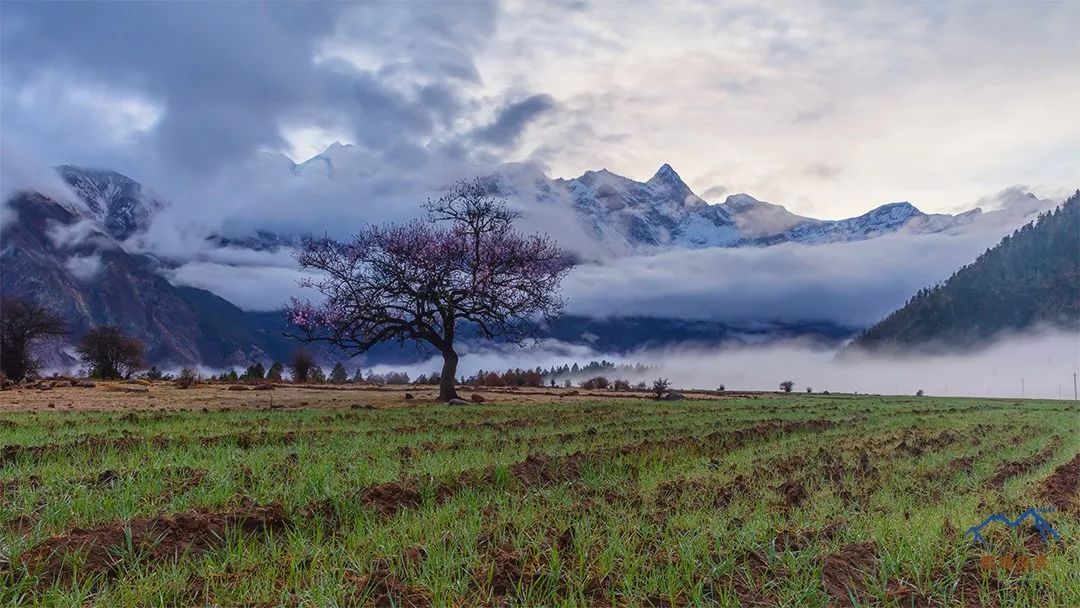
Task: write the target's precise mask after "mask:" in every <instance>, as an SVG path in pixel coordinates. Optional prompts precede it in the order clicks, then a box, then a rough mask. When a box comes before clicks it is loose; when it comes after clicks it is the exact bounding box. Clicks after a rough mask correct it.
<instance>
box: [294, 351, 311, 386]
mask: <svg viewBox="0 0 1080 608" xmlns="http://www.w3.org/2000/svg"><path fill="white" fill-rule="evenodd" d="M314 366H315V358H314V357H312V356H311V353H309V352H308V351H306V350H304V349H302V348H298V349H296V352H294V353H293V356H292V363H291V364H290V366H289V367H290V368H291V371H292V381H293V382H307V381H308V380H309V378H310V376H311V368H312V367H314Z"/></svg>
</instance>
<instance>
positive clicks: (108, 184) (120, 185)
mask: <svg viewBox="0 0 1080 608" xmlns="http://www.w3.org/2000/svg"><path fill="white" fill-rule="evenodd" d="M56 170H57V172H58V173H59V174H60V177H61V178H63V180H64V181H65V182H67V184H68V185H69V186H70V187H71V189H72V190H73V191H74V192H75V194H76V195H78V197H79V200H80V202H82V203H83V204H82V205H80V208H79V209H73V211H77V212H78V214H79V215H80V216H82V217H83V218H85V219H87V220H90V221H91V222H93V223H94V224H95V225H96V226H97V227H99V228H101V229H102V230H103V231H104V232H106V233H107V234H109V235H110V236H112V237H113V238H115V239H117V240H121V241H122V240H124V239H126V238H128V237H130V236H131V235H133V234H135V233H136V232H141V231H143V230H145V229H146V228H147V227H148V226H149V224H150V220H151V219H152V218H153V216H154V215H155V214H157V213H158V212H159V211H161V210H162V209H164V208H165V207H166V206H168V203H167V202H166V201H165V200H164V199H163V198H162V197H161V196H159V195H158V194H157V193H155V192H154V191H152V190H150V189H149V188H147V187H145V186H143V185H142V184H140V183H139V182H137V181H135V180H133V179H131V178H130V177H127V176H126V175H121V174H119V173H116V172H115V171H107V170H101V169H86V168H82V167H75V166H72V165H63V166H60V167H57V168H56Z"/></svg>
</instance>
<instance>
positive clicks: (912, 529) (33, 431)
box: [0, 386, 1080, 606]
mask: <svg viewBox="0 0 1080 608" xmlns="http://www.w3.org/2000/svg"><path fill="white" fill-rule="evenodd" d="M108 388H109V387H103V386H98V387H97V388H95V389H76V388H65V389H54V390H52V391H41V392H38V391H29V390H26V389H21V390H18V391H6V392H4V393H0V446H3V447H2V452H0V531H2V532H0V545H2V546H0V553H2V555H0V600H2V601H3V602H5V603H6V604H9V605H15V604H25V605H33V604H38V605H59V606H76V605H79V606H81V605H87V604H91V605H103V606H151V605H160V606H176V605H227V606H253V605H258V606H276V605H287V606H294V605H307V606H335V605H338V606H354V605H355V606H366V605H377V606H428V605H434V606H491V605H516V606H608V605H611V606H624V605H625V606H684V605H685V606H703V605H709V606H712V605H725V606H736V605H743V606H759V605H761V606H765V605H791V606H804V605H805V606H826V605H829V606H842V605H885V606H936V605H941V606H946V605H964V606H979V605H987V606H1077V605H1080V551H1077V549H1076V547H1077V539H1078V535H1080V505H1078V500H1080V499H1078V497H1077V478H1078V476H1080V434H1078V433H1077V430H1078V428H1077V427H1078V423H1080V417H1078V414H1080V410H1078V409H1077V406H1076V405H1075V404H1074V403H1071V402H1053V401H1012V400H1007V401H1003V400H987V399H946V398H929V397H926V398H914V397H876V396H851V395H768V394H765V395H742V396H732V397H727V398H711V399H708V400H704V399H703V400H691V401H683V402H656V401H649V400H645V399H641V398H632V397H631V398H627V397H623V398H619V397H617V396H612V397H608V396H598V395H583V394H579V395H568V394H566V393H560V392H557V391H553V392H551V393H550V394H535V395H517V394H512V393H502V394H498V393H485V394H486V396H487V397H488V401H487V402H485V403H482V404H476V405H470V406H457V407H450V406H440V405H432V404H430V403H427V402H425V401H424V398H425V397H429V396H428V395H426V394H418V395H417V398H416V399H413V400H409V401H406V400H405V399H404V396H403V391H400V390H399V391H393V392H386V391H383V392H378V391H356V390H351V391H329V390H325V391H304V390H302V389H297V388H278V389H276V390H273V391H238V392H231V391H226V390H224V387H206V388H200V389H196V390H190V391H178V390H175V389H172V388H171V387H159V386H154V387H151V388H150V389H149V392H147V393H133V394H130V395H129V394H127V393H121V392H116V391H117V390H119V388H117V387H113V388H114V390H108ZM427 392H430V391H427ZM421 393H424V391H421ZM81 404H87V406H86V407H80V405H81ZM1043 506H1054V507H1056V510H1055V511H1054V512H1052V513H1048V514H1046V515H1045V517H1046V518H1047V520H1048V521H1049V522H1050V523H1051V524H1052V525H1053V527H1054V528H1055V530H1056V531H1057V532H1058V533H1059V534H1060V536H1061V539H1062V540H1061V542H1056V541H1052V542H1050V543H1044V542H1042V541H1041V539H1040V538H1039V536H1038V534H1036V533H1035V532H1034V531H1033V530H1031V529H1030V527H1029V526H1023V527H1022V528H1020V529H1019V530H1016V531H1012V530H1010V529H1009V528H1008V527H1006V526H1004V525H1002V524H991V525H990V526H988V527H987V528H986V530H985V532H984V533H985V535H986V537H987V539H988V540H989V541H990V542H991V543H992V545H993V546H992V548H980V547H977V546H975V545H974V544H973V541H972V538H971V536H970V535H966V534H965V531H966V530H967V528H969V527H971V526H974V525H976V524H979V523H980V522H981V521H982V520H983V519H984V518H985V517H986V516H988V515H991V514H993V513H1003V514H1005V515H1007V516H1009V517H1016V516H1017V515H1019V514H1020V513H1021V512H1023V511H1024V510H1025V509H1027V508H1029V507H1043ZM1010 568H1011V569H1010Z"/></svg>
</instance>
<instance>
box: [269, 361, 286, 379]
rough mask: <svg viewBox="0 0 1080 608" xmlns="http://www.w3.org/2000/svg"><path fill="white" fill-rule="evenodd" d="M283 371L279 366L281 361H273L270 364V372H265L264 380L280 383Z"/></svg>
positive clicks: (281, 366) (283, 367)
mask: <svg viewBox="0 0 1080 608" xmlns="http://www.w3.org/2000/svg"><path fill="white" fill-rule="evenodd" d="M284 371H285V366H284V365H282V364H281V361H274V362H273V363H271V364H270V370H269V371H267V372H266V379H267V380H273V381H275V382H281V376H282V374H283V372H284Z"/></svg>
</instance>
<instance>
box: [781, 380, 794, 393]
mask: <svg viewBox="0 0 1080 608" xmlns="http://www.w3.org/2000/svg"><path fill="white" fill-rule="evenodd" d="M794 388H795V383H794V382H792V381H791V380H784V381H783V382H781V383H780V390H782V391H784V392H785V393H790V392H791V390H792V389H794Z"/></svg>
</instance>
